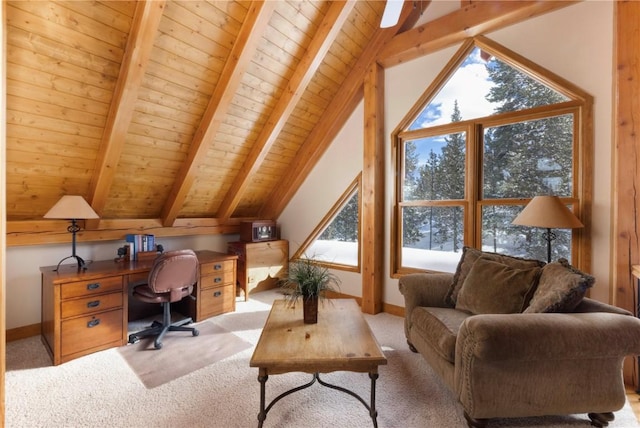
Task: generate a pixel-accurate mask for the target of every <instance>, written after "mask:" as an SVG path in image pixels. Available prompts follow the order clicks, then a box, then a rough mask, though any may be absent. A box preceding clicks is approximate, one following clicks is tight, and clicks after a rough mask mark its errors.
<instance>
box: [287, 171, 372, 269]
mask: <svg viewBox="0 0 640 428" xmlns="http://www.w3.org/2000/svg"><path fill="white" fill-rule="evenodd" d="M360 177H361V175H358V177H357V178H356V179H355V180H354V181H353V182H352V183H351V184H350V185H349V187H348V188H347V189H346V190H345V192H344V193H343V194H342V196H341V197H340V199H339V200H338V201H337V202H336V203H335V204H334V205H333V207H332V208H331V210H330V211H329V212H328V213H327V215H326V216H325V217H324V218H323V219H322V221H321V222H320V224H319V225H318V226H317V227H316V228H315V229H314V231H313V233H312V234H311V235H310V236H309V237H308V238H307V239H306V241H305V242H304V243H303V244H302V245H301V246H300V248H299V249H298V251H297V252H296V254H294V255H293V257H292V259H297V258H308V259H313V260H316V261H319V262H321V263H323V264H326V265H328V266H331V267H333V268H338V269H343V270H351V271H356V272H359V271H360V198H359V195H360V187H361V186H360V181H361V180H360Z"/></svg>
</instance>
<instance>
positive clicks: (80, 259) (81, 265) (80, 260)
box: [53, 255, 87, 272]
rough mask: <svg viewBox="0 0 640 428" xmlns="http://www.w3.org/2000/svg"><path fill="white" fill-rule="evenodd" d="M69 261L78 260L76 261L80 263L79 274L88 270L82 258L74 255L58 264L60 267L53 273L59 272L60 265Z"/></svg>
mask: <svg viewBox="0 0 640 428" xmlns="http://www.w3.org/2000/svg"><path fill="white" fill-rule="evenodd" d="M67 259H76V261H77V262H78V272H80V271H81V270H87V266H86V264H85V262H84V260H83V259H82V257H80V256H76V255H72V256H69V257H65V258H64V259H62V260H60V262H59V263H58V265H57V266H56V268H55V269H54V270H53V271H54V272H57V271H58V269H60V265H61V264H62V262H63V261H65V260H67Z"/></svg>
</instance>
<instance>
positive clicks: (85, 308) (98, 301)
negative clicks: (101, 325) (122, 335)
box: [61, 293, 122, 319]
mask: <svg viewBox="0 0 640 428" xmlns="http://www.w3.org/2000/svg"><path fill="white" fill-rule="evenodd" d="M121 307H122V293H111V294H102V295H99V296H89V297H83V298H81V299H74V300H65V301H63V302H62V310H61V318H63V319H64V318H71V317H75V316H78V315H89V314H92V313H95V312H102V311H106V310H107V309H115V308H121Z"/></svg>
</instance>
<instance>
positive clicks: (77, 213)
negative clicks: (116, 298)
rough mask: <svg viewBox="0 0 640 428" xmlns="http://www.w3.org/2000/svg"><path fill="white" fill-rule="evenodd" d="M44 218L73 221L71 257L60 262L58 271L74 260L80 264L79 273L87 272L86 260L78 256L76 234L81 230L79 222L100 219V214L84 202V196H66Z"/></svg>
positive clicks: (69, 228)
mask: <svg viewBox="0 0 640 428" xmlns="http://www.w3.org/2000/svg"><path fill="white" fill-rule="evenodd" d="M44 218H52V219H65V220H69V221H71V224H70V225H69V227H68V228H67V230H68V231H69V232H71V236H72V238H71V255H70V256H69V257H65V258H64V259H62V260H60V263H58V266H56V269H55V270H56V271H57V270H58V269H59V268H60V264H61V263H62V262H63V261H65V260H67V259H71V258H74V259H76V261H77V262H78V271H80V270H81V269H82V270H86V269H87V267H86V266H85V262H84V260H82V258H81V257H80V256H78V255H77V254H76V232H78V231H79V230H80V226H78V223H77V220H79V219H89V218H98V214H96V212H95V211H94V210H93V209H92V208H91V206H90V205H89V204H88V203H87V201H85V200H84V198H83V197H82V196H73V195H65V196H63V197H62V198H60V200H59V201H58V202H57V203H56V204H55V205H54V206H53V207H51V209H50V210H49V211H48V212H47V213H46V214H45V215H44Z"/></svg>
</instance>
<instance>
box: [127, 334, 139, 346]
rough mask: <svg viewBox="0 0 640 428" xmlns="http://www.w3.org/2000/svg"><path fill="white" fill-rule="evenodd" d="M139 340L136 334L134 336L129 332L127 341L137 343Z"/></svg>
mask: <svg viewBox="0 0 640 428" xmlns="http://www.w3.org/2000/svg"><path fill="white" fill-rule="evenodd" d="M138 342H140V338H139V337H138V336H136V335H135V334H130V335H129V343H132V344H133V343H138Z"/></svg>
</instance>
